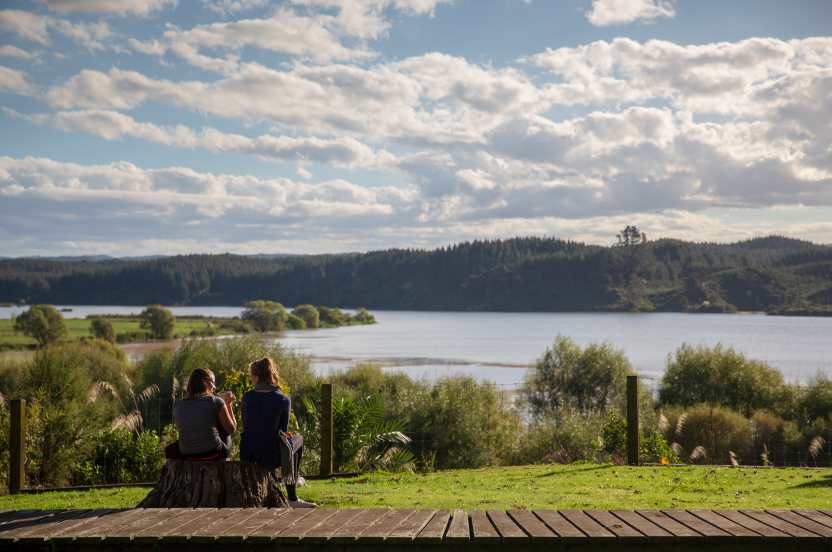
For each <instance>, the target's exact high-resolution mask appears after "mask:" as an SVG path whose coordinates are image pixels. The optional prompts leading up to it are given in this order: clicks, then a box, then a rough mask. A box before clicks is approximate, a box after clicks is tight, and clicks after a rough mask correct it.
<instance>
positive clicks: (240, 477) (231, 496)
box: [138, 460, 289, 508]
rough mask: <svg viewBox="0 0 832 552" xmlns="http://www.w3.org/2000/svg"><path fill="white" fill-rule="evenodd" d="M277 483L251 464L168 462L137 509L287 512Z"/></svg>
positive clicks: (273, 475)
mask: <svg viewBox="0 0 832 552" xmlns="http://www.w3.org/2000/svg"><path fill="white" fill-rule="evenodd" d="M279 481H280V480H279V479H278V476H277V472H276V471H269V470H266V469H264V468H262V467H261V466H259V465H258V464H254V463H251V462H225V461H222V462H196V461H188V460H168V461H167V462H166V463H165V467H164V469H163V470H162V476H161V477H160V478H159V483H157V484H156V487H155V488H154V489H153V490H152V491H150V493H148V495H147V496H146V497H145V498H144V500H142V501H141V503H140V504H139V505H138V508H288V506H289V504H288V502H286V497H285V496H284V495H283V492H282V491H281V490H280V483H279Z"/></svg>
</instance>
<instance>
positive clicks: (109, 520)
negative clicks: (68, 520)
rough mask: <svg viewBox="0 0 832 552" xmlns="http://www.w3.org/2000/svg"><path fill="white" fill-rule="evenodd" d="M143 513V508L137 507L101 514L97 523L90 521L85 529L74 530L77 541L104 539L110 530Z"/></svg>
mask: <svg viewBox="0 0 832 552" xmlns="http://www.w3.org/2000/svg"><path fill="white" fill-rule="evenodd" d="M143 515H144V511H143V510H141V509H135V510H122V511H120V512H113V513H111V514H107V515H103V516H99V517H98V522H97V523H88V524H86V525H85V526H84V528H83V529H81V530H78V531H73V534H74V536H75V541H76V542H79V543H96V542H99V541H101V540H103V539H104V537H105V536H106V535H107V533H108V532H109V531H114V530H116V529H117V528H119V527H121V526H122V525H124V524H126V523H130V522H131V521H135V520H136V519H139V518H141V517H142V516H143Z"/></svg>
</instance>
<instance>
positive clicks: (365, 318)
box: [350, 307, 376, 324]
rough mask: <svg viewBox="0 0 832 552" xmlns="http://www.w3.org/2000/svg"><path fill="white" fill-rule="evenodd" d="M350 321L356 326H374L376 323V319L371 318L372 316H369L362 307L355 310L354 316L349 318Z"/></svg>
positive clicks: (368, 312)
mask: <svg viewBox="0 0 832 552" xmlns="http://www.w3.org/2000/svg"><path fill="white" fill-rule="evenodd" d="M350 320H351V321H352V322H354V323H356V324H375V323H376V317H375V316H373V315H372V314H370V311H368V310H367V309H365V308H363V307H361V308H359V309H358V310H356V311H355V314H353V315H352V316H351V317H350Z"/></svg>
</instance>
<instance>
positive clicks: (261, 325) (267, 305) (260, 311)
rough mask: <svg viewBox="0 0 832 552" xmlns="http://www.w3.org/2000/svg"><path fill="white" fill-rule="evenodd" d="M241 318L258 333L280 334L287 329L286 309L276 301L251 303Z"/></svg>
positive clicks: (247, 305) (247, 304)
mask: <svg viewBox="0 0 832 552" xmlns="http://www.w3.org/2000/svg"><path fill="white" fill-rule="evenodd" d="M240 318H241V319H242V320H243V321H245V322H246V323H248V324H250V325H251V327H252V328H254V331H256V332H261V333H262V332H279V331H283V328H284V327H286V318H287V314H286V309H285V307H284V306H283V305H281V304H280V303H277V302H275V301H249V302H248V303H246V308H245V310H244V311H243V312H242V314H240Z"/></svg>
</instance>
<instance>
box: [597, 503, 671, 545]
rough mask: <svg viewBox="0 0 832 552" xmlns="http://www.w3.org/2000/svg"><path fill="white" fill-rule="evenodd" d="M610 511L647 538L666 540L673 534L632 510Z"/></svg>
mask: <svg viewBox="0 0 832 552" xmlns="http://www.w3.org/2000/svg"><path fill="white" fill-rule="evenodd" d="M610 513H611V514H612V515H614V516H615V517H617V518H618V519H620V520H621V521H623V522H624V523H626V524H627V525H629V526H630V527H632V528H633V529H635V530H636V531H638V532H639V533H641V534H642V535H644V536H645V537H647V539H648V540H651V541H652V540H668V539H672V538H673V535H672V534H670V533H669V532H668V531H665V530H664V529H663V528H662V527H660V526H658V525H656V524H655V523H653V522H651V521H650V520H648V519H647V518H644V517H642V516H640V515H638V514H637V513H635V512H633V511H632V510H612V511H611V512H610Z"/></svg>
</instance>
